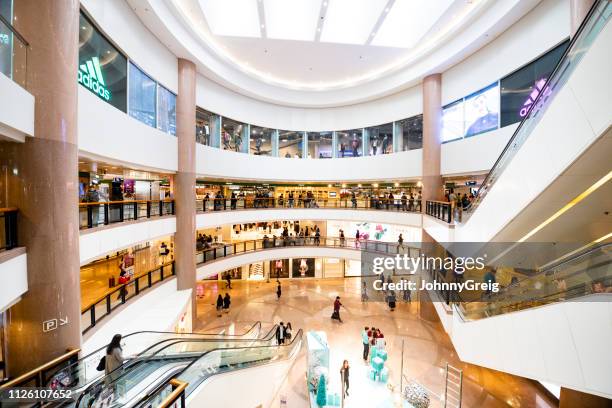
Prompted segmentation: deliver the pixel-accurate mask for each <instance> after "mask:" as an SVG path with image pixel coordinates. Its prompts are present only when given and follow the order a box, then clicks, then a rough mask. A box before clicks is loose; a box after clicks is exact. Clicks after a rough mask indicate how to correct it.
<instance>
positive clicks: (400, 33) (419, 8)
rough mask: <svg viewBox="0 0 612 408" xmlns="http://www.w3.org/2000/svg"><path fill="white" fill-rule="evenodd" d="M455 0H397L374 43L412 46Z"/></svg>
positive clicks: (386, 45) (391, 45) (383, 45)
mask: <svg viewBox="0 0 612 408" xmlns="http://www.w3.org/2000/svg"><path fill="white" fill-rule="evenodd" d="M452 3H453V0H395V2H394V3H393V6H392V7H391V10H390V11H389V13H388V15H387V17H386V18H385V20H384V21H383V23H382V25H381V27H380V28H379V29H378V32H377V33H376V35H375V37H374V40H372V45H377V46H382V47H398V48H412V47H414V46H415V45H416V44H417V43H418V42H419V40H420V39H421V38H423V35H425V33H426V32H427V31H429V29H430V28H431V27H432V26H433V25H434V23H435V22H436V21H437V20H438V19H439V18H440V17H441V16H442V14H444V12H445V11H446V10H447V9H448V8H449V7H450V5H451V4H452Z"/></svg>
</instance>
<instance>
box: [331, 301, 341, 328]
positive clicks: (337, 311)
mask: <svg viewBox="0 0 612 408" xmlns="http://www.w3.org/2000/svg"><path fill="white" fill-rule="evenodd" d="M340 306H342V303H340V296H336V300H335V301H334V312H333V313H332V319H334V320H338V321H339V322H340V323H342V319H341V318H340Z"/></svg>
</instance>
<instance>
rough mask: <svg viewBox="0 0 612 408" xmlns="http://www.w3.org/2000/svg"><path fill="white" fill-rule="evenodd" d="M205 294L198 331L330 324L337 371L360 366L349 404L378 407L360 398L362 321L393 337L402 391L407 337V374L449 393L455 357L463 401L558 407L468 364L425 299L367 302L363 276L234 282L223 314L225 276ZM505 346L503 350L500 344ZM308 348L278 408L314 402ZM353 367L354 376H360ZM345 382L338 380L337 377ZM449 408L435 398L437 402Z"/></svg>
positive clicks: (391, 349) (530, 386)
mask: <svg viewBox="0 0 612 408" xmlns="http://www.w3.org/2000/svg"><path fill="white" fill-rule="evenodd" d="M203 285H204V288H205V290H204V296H203V297H202V298H200V299H198V320H197V323H196V328H195V330H196V331H198V330H211V329H213V328H216V327H221V326H226V325H229V324H232V323H235V324H236V326H237V327H245V325H246V324H249V323H252V322H255V321H257V320H261V321H262V323H264V324H265V323H268V324H272V323H277V322H280V321H284V322H287V321H290V322H291V323H292V325H293V328H294V333H296V332H297V330H298V329H300V328H301V329H303V330H304V331H308V330H323V331H325V332H326V333H327V336H328V341H329V344H330V349H331V352H330V353H331V356H330V373H335V372H337V370H339V368H340V364H341V361H342V360H343V359H345V358H346V359H348V360H349V362H350V364H351V366H352V367H353V370H352V374H351V377H352V378H353V380H352V385H351V387H352V388H355V390H356V391H355V392H354V393H353V394H352V395H351V396H349V397H348V399H347V400H346V402H345V406H346V407H366V406H367V407H375V406H377V405H375V403H374V402H370V401H364V398H363V397H361V396H359V392H358V387H357V388H356V385H358V384H359V382H360V381H361V379H360V378H357V376H358V374H357V373H358V372H359V371H364V370H362V368H364V367H365V364H364V362H363V360H362V358H361V353H362V346H361V337H360V330H361V328H362V327H363V326H365V325H368V326H372V325H373V326H375V327H380V328H381V330H382V331H383V333H384V335H385V338H386V340H387V350H388V353H389V360H388V362H387V365H388V367H389V369H390V372H391V374H390V379H389V383H390V384H392V385H394V386H395V387H396V389H399V387H398V385H399V381H400V375H399V374H400V367H401V362H400V359H401V346H402V341H404V375H405V376H406V377H407V378H408V379H410V380H416V381H417V382H419V383H421V384H422V385H424V386H425V387H427V388H428V389H429V390H431V391H432V392H433V393H436V394H443V392H444V388H443V386H444V367H445V365H446V363H447V362H448V363H450V364H452V365H454V366H456V367H460V368H462V369H463V370H464V371H463V373H464V386H463V406H464V407H507V406H511V407H554V406H556V402H554V401H552V400H550V399H549V398H548V396H547V395H546V394H545V393H544V392H542V391H541V390H540V388H539V387H536V386H535V384H534V383H533V382H531V381H530V380H525V379H522V378H519V377H516V376H513V375H509V374H505V373H501V372H497V371H493V370H489V369H485V368H482V367H478V366H474V365H470V364H464V363H461V362H460V361H459V360H458V358H457V355H456V354H455V351H454V349H453V347H452V344H451V342H450V339H449V337H448V336H447V335H446V333H445V332H444V330H443V328H442V326H441V325H440V324H439V323H431V322H428V321H425V320H421V319H420V318H419V316H418V304H417V303H416V302H414V303H412V304H400V305H399V306H398V308H397V309H396V311H394V312H390V311H389V310H388V308H387V307H386V305H385V304H381V303H362V302H361V301H360V295H359V285H360V280H359V279H358V278H347V279H325V280H314V279H313V280H303V281H300V280H296V279H294V280H292V281H283V283H282V287H283V292H282V297H281V299H280V301H277V299H276V294H275V291H276V285H275V283H274V282H271V283H266V282H245V281H233V282H232V286H233V288H232V289H231V290H230V291H229V293H230V295H231V296H232V298H233V299H232V308H231V311H230V313H229V314H228V315H223V317H217V316H216V313H215V311H214V306H213V303H214V300H215V299H216V297H217V294H218V293H219V292H221V293H222V294H225V292H226V291H227V290H226V289H225V283H224V282H205V283H203ZM335 296H340V297H341V299H342V302H343V304H344V306H345V307H346V309H347V310H346V311H342V318H343V320H344V323H342V324H340V323H338V322H336V321H332V320H331V319H330V315H331V311H332V302H333V299H334V298H335ZM500 352H502V350H500ZM305 354H306V353H305V351H304V350H303V351H302V352H301V354H300V356H299V357H298V359H297V361H296V363H295V365H294V366H293V368H292V370H291V371H290V373H289V376H288V379H287V381H286V383H285V384H284V385H283V387H282V388H281V390H280V392H279V395H278V396H277V402H276V403H275V405H273V406H275V407H276V406H279V403H278V399H279V397H280V396H282V397H286V400H287V405H286V406H287V407H291V408H294V407H307V406H308V396H307V391H306V383H305V372H306V356H305ZM353 373H354V374H353ZM333 381H336V382H339V380H338V379H335V380H334V378H332V384H333ZM439 406H443V405H442V404H441V402H440V401H436V400H435V398H434V399H433V401H432V404H431V407H439Z"/></svg>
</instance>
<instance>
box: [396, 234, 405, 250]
mask: <svg viewBox="0 0 612 408" xmlns="http://www.w3.org/2000/svg"><path fill="white" fill-rule="evenodd" d="M402 249H404V237H403V236H402V234H399V237H398V238H397V252H398V253H399V252H400V250H402Z"/></svg>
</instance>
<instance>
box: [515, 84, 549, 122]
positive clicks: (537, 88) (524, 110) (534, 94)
mask: <svg viewBox="0 0 612 408" xmlns="http://www.w3.org/2000/svg"><path fill="white" fill-rule="evenodd" d="M545 84H546V78H540V79H538V80H537V81H536V83H535V84H534V86H533V89H532V90H531V92H530V93H529V96H528V97H527V100H526V101H525V102H523V106H521V110H520V111H519V115H520V116H521V118H524V117H525V116H527V114H528V113H529V110H530V109H531V106H532V105H533V104H534V102H535V101H536V99H537V98H538V95H540V92H542V89H543V88H544V85H545ZM544 92H545V96H546V95H549V94H550V88H549V87H546V89H544Z"/></svg>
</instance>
